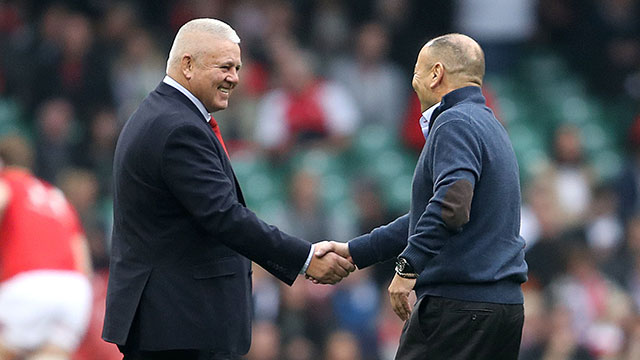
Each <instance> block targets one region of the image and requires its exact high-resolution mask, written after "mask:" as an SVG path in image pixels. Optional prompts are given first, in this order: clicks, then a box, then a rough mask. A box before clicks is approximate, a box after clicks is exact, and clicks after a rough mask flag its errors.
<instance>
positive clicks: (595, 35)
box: [582, 0, 640, 94]
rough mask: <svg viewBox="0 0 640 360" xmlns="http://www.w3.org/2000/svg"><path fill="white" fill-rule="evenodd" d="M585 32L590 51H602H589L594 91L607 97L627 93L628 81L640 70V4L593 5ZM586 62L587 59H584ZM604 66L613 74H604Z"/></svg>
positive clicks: (608, 0) (612, 1) (631, 0)
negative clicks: (626, 83)
mask: <svg viewBox="0 0 640 360" xmlns="http://www.w3.org/2000/svg"><path fill="white" fill-rule="evenodd" d="M587 16H588V17H587V19H588V21H589V26H588V27H586V28H585V30H586V33H585V40H587V41H586V42H588V43H589V45H588V46H589V47H590V48H591V47H592V46H596V47H597V48H598V49H602V51H597V52H593V51H588V50H587V49H585V51H584V52H583V53H582V54H583V55H587V51H588V54H589V61H586V62H585V66H586V67H587V68H586V70H587V72H588V75H589V76H590V77H591V78H592V79H593V80H594V89H596V90H597V91H601V92H604V93H605V94H618V93H621V92H623V91H624V83H625V80H626V79H627V78H628V77H630V76H631V74H632V73H633V72H636V71H638V69H640V21H638V19H639V18H640V3H639V2H638V1H635V0H603V1H595V2H592V3H591V4H590V12H589V14H588V15H587ZM583 59H584V58H583ZM603 66H606V67H607V68H608V69H609V70H608V71H607V74H606V75H605V74H603V73H602V71H600V70H601V69H602V67H603Z"/></svg>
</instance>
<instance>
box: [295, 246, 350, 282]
mask: <svg viewBox="0 0 640 360" xmlns="http://www.w3.org/2000/svg"><path fill="white" fill-rule="evenodd" d="M345 249H346V250H345ZM355 269H356V267H355V265H354V264H353V260H352V259H351V256H349V248H348V246H347V244H344V243H337V242H333V241H331V242H329V241H323V242H319V243H317V244H315V252H314V254H313V257H312V258H311V263H309V267H308V268H307V272H306V274H305V277H306V278H307V279H309V280H311V281H312V282H314V283H315V284H337V283H338V282H340V280H342V279H343V278H345V277H347V276H348V275H349V273H352V272H353V271H354V270H355Z"/></svg>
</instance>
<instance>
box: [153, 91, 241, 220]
mask: <svg viewBox="0 0 640 360" xmlns="http://www.w3.org/2000/svg"><path fill="white" fill-rule="evenodd" d="M156 91H157V92H159V93H161V94H164V95H167V96H171V97H175V98H176V99H179V100H180V102H182V103H184V104H185V105H186V106H187V107H188V108H189V109H191V111H193V112H194V113H195V114H196V115H197V116H198V118H200V119H202V113H201V112H200V110H198V108H197V107H196V106H195V104H194V103H193V102H191V100H189V98H187V97H186V96H184V94H182V93H181V92H180V91H178V90H177V89H175V88H174V87H172V86H169V85H167V84H165V83H164V82H161V83H160V84H159V85H158V86H157V87H156ZM202 121H205V120H204V119H202ZM207 126H209V125H207ZM211 131H212V132H213V130H211ZM214 137H216V136H215V134H214ZM216 143H217V144H218V145H219V146H220V149H222V145H221V144H220V143H219V141H218V139H217V137H216ZM222 152H223V153H224V149H222ZM223 158H225V159H226V160H222V161H223V162H227V163H228V167H229V169H231V177H230V178H231V179H232V180H233V184H234V185H235V187H236V195H237V197H238V201H239V202H240V203H241V204H242V206H244V207H246V206H247V204H246V203H245V200H244V195H243V194H242V189H240V184H239V183H238V179H237V178H236V174H235V173H234V172H233V166H232V165H231V159H229V158H228V157H227V156H226V154H224V156H223Z"/></svg>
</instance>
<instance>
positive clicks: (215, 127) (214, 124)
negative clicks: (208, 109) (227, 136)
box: [209, 114, 229, 157]
mask: <svg viewBox="0 0 640 360" xmlns="http://www.w3.org/2000/svg"><path fill="white" fill-rule="evenodd" d="M209 119H210V120H209V125H211V129H213V132H214V133H215V134H216V137H217V138H218V140H220V144H222V148H223V149H224V152H225V153H227V157H228V156H229V152H228V151H227V147H226V146H225V145H224V140H222V134H220V128H219V127H218V123H217V122H216V119H214V118H213V116H211V114H209Z"/></svg>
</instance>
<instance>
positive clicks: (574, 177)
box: [0, 0, 640, 360]
mask: <svg viewBox="0 0 640 360" xmlns="http://www.w3.org/2000/svg"><path fill="white" fill-rule="evenodd" d="M196 17H215V18H219V19H222V20H224V21H226V22H228V23H229V24H231V25H232V26H233V27H234V28H235V29H236V30H237V31H238V33H239V35H240V37H241V39H242V44H241V47H242V51H243V54H242V56H243V63H244V68H243V70H242V72H241V85H240V86H239V87H238V88H237V89H236V91H235V93H234V95H233V96H232V98H231V102H230V106H229V109H227V110H225V111H223V112H220V113H216V114H214V115H215V117H216V119H217V120H218V122H219V123H220V124H221V128H222V131H223V135H224V137H225V141H226V142H227V144H228V147H229V150H230V154H231V158H232V161H233V164H234V169H235V171H236V173H237V176H238V179H239V180H240V183H241V185H242V188H243V191H244V194H245V197H246V199H247V202H248V205H249V207H250V208H251V209H253V210H255V211H256V212H257V213H258V214H259V215H260V216H261V217H262V218H264V219H265V220H267V221H269V222H271V223H273V224H275V225H277V226H279V227H281V228H282V229H284V230H285V231H288V232H291V233H293V234H295V235H298V236H301V237H303V238H305V239H308V240H310V241H314V242H315V241H319V240H323V239H337V240H341V241H346V240H348V239H350V238H351V237H354V236H356V235H359V234H361V233H364V232H368V231H370V230H371V229H372V228H374V227H376V226H379V225H382V224H385V223H386V222H388V221H390V220H393V219H394V218H395V217H396V216H398V215H401V214H403V213H404V212H406V211H407V209H408V206H409V200H410V198H409V197H410V184H411V177H412V171H413V168H414V164H415V161H416V159H417V156H418V154H419V151H420V149H421V146H422V142H423V141H424V139H423V138H422V133H421V131H420V129H419V126H418V124H417V120H418V118H419V116H420V108H419V104H418V103H417V99H416V97H415V95H414V94H413V92H412V89H411V76H412V72H413V64H414V61H415V58H416V56H417V53H418V51H419V49H420V47H421V46H422V45H423V44H424V43H425V42H426V40H428V39H429V38H431V37H433V36H436V35H440V34H443V33H447V32H463V33H466V34H468V35H470V36H472V37H474V38H475V39H476V40H478V41H479V42H480V44H481V45H482V46H483V47H484V49H485V53H486V59H487V76H486V80H485V86H484V92H485V94H486V97H487V99H488V102H489V104H490V106H491V107H492V108H493V109H494V112H495V113H496V114H497V116H498V118H499V119H500V120H501V121H502V122H503V124H504V126H505V127H506V128H507V130H508V132H509V134H510V136H511V139H512V141H513V145H514V148H515V151H516V154H517V156H518V160H519V164H520V170H521V181H522V185H523V209H522V235H523V237H524V238H525V239H526V240H527V261H528V262H529V265H530V280H529V282H528V283H527V284H526V285H525V297H526V301H525V309H526V322H525V329H524V335H523V342H522V352H521V359H551V358H554V359H556V358H557V359H628V360H631V359H640V217H639V216H638V214H639V213H638V210H640V106H639V105H640V103H639V99H640V1H637V0H582V1H581V0H453V1H449V0H432V1H420V0H387V1H385V0H368V1H365V0H357V1H339V0H294V1H281V0H275V1H270V0H245V1H240V0H237V1H231V0H227V1H225V0H194V1H187V0H179V1H168V0H137V1H136V0H131V1H106V0H87V1H79V0H78V1H71V0H69V1H48V0H31V1H29V0H25V1H17V0H16V1H11V0H3V1H0V137H1V136H7V135H12V134H18V135H19V136H23V137H25V138H27V139H28V140H29V142H30V144H31V145H32V147H33V149H34V150H35V152H36V168H35V173H36V175H38V176H40V177H43V178H44V179H46V180H48V181H50V182H52V183H53V184H56V185H57V186H59V187H60V188H61V189H62V190H63V191H64V192H65V194H66V195H67V196H68V198H69V199H70V201H71V202H72V203H73V204H74V205H75V207H76V208H77V210H78V212H79V213H80V215H81V217H82V221H83V225H84V228H85V231H86V232H87V235H88V237H89V240H90V243H91V250H92V256H93V262H94V267H95V271H96V273H95V277H94V293H95V297H96V299H95V308H94V318H93V320H92V326H91V328H90V329H89V332H88V334H87V337H86V340H85V343H84V344H83V345H82V347H81V348H80V349H79V351H78V354H77V356H76V359H93V360H98V359H118V358H120V357H119V356H118V353H117V350H116V349H115V347H114V346H112V345H110V344H106V343H103V342H101V340H100V339H99V334H100V330H101V321H102V316H103V311H104V295H105V289H106V276H107V268H108V255H107V254H108V248H109V246H108V244H109V231H110V226H111V225H110V224H111V216H112V215H111V211H112V208H111V188H110V186H111V172H112V171H111V163H112V155H113V149H114V146H115V141H116V139H117V135H118V132H119V129H120V128H121V126H122V125H123V123H124V122H125V121H126V119H127V118H128V117H129V115H130V114H131V112H132V111H133V110H135V108H136V106H137V104H138V103H139V102H140V101H141V100H142V98H144V96H146V94H147V93H148V92H149V91H150V90H152V89H154V88H155V86H156V85H157V84H158V83H159V82H160V81H161V79H162V77H163V75H164V67H165V61H166V56H167V53H168V50H169V47H170V45H171V40H172V39H173V36H174V34H175V32H176V31H177V29H178V28H179V27H180V26H181V25H182V24H183V23H184V22H186V21H188V20H190V19H192V18H196ZM496 206H498V204H496ZM392 274H393V265H392V264H390V263H385V264H380V265H378V266H376V267H374V268H372V269H367V270H363V271H357V272H356V273H354V274H352V275H351V276H350V277H349V278H347V279H345V280H344V281H343V282H342V283H340V284H339V285H338V286H335V287H329V286H314V285H312V284H310V283H307V282H305V281H303V280H299V281H297V282H296V284H295V285H294V286H293V287H291V288H288V287H285V286H282V285H281V284H280V283H278V282H277V281H276V280H275V278H273V277H271V276H269V275H268V274H266V273H265V272H264V271H263V270H261V269H260V268H259V267H258V266H254V280H255V282H254V299H255V323H254V324H255V325H254V338H253V345H252V350H251V352H250V353H249V355H248V356H247V358H248V359H251V360H270V359H288V360H305V359H326V360H342V359H344V360H357V359H363V360H369V359H371V360H378V359H379V360H385V359H392V358H393V354H394V353H395V349H396V347H397V343H398V338H399V335H400V331H401V327H402V323H401V322H400V320H399V319H398V318H397V317H395V315H394V314H393V313H392V311H390V309H389V301H388V297H387V294H386V287H387V286H388V283H389V281H390V279H391V275H392Z"/></svg>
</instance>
